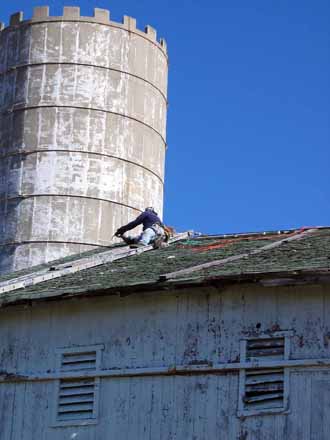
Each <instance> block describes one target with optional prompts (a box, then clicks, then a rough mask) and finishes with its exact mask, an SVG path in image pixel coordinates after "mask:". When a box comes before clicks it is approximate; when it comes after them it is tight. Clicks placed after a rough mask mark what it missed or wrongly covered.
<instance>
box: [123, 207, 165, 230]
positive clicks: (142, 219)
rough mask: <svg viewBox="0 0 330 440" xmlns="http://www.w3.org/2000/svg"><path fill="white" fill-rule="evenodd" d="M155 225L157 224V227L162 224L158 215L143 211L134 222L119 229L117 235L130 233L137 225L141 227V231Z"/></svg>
mask: <svg viewBox="0 0 330 440" xmlns="http://www.w3.org/2000/svg"><path fill="white" fill-rule="evenodd" d="M155 223H158V224H159V225H161V224H162V222H161V220H160V218H159V217H158V215H157V214H156V213H154V212H152V211H144V212H142V214H140V215H139V216H138V217H137V218H136V219H135V220H133V221H132V222H130V223H127V225H125V226H122V227H121V228H119V229H118V231H117V233H118V234H120V235H122V234H124V233H125V232H126V231H130V230H131V229H133V228H135V227H136V226H139V225H143V230H145V229H147V228H151V226H152V225H153V224H155Z"/></svg>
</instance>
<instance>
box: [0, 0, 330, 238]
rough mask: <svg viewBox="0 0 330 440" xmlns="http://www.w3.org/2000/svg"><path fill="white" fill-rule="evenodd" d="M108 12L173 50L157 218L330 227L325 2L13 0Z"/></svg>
mask: <svg viewBox="0 0 330 440" xmlns="http://www.w3.org/2000/svg"><path fill="white" fill-rule="evenodd" d="M42 4H48V5H49V6H50V7H51V14H52V15H61V14H62V7H63V5H66V6H80V7H81V10H82V13H83V14H84V15H92V12H93V7H100V8H106V9H110V11H111V15H112V19H113V20H115V21H120V20H121V18H122V16H123V15H131V16H133V17H136V18H137V21H138V27H140V28H141V29H143V28H144V26H145V25H146V24H150V25H152V26H153V27H155V28H156V29H157V30H158V34H159V36H162V37H165V39H166V40H167V43H168V48H169V56H170V75H169V113H168V133H167V136H168V137H167V139H168V155H167V163H166V185H165V216H164V220H165V221H166V222H167V223H169V224H172V225H174V226H176V227H177V229H179V230H186V229H194V230H196V231H201V232H204V233H226V232H244V231H260V230H271V229H283V228H291V227H300V226H311V225H329V224H330V221H329V218H330V178H329V167H330V129H329V122H330V121H329V119H330V118H329V107H330V87H329V86H330V79H329V78H330V76H329V74H330V31H329V22H330V2H329V1H328V0H318V1H314V2H312V1H310V0H300V1H297V0H286V1H283V0H276V1H275V0H273V1H271V0H266V1H265V0H259V1H256V0H251V1H249V2H247V1H246V0H204V1H201V0H198V1H197V0H190V1H188V0H176V1H175V0H162V1H155V0H135V1H133V0H120V1H114V0H113V1H103V0H95V1H83V0H82V1H75V0H68V1H63V2H62V1H56V0H55V1H54V0H52V1H48V2H44V3H43V2H40V1H35V0H29V1H22V0H11V2H8V3H7V2H4V4H3V5H2V6H1V11H0V20H1V21H4V22H6V23H8V17H9V15H10V14H11V13H13V12H16V11H18V10H23V11H24V12H25V15H26V17H27V18H28V17H30V16H31V13H32V8H33V7H34V6H40V5H42Z"/></svg>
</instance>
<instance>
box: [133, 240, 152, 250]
mask: <svg viewBox="0 0 330 440" xmlns="http://www.w3.org/2000/svg"><path fill="white" fill-rule="evenodd" d="M144 246H148V245H147V244H144V243H141V242H140V241H138V242H137V243H132V244H130V246H129V247H130V248H131V249H137V248H140V247H144Z"/></svg>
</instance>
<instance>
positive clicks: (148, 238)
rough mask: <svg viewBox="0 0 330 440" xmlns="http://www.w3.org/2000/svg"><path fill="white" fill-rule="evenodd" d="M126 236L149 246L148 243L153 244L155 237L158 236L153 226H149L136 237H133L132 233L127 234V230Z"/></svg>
mask: <svg viewBox="0 0 330 440" xmlns="http://www.w3.org/2000/svg"><path fill="white" fill-rule="evenodd" d="M124 236H125V238H127V239H128V240H132V241H134V242H135V243H141V244H143V245H144V246H148V244H151V243H152V242H153V241H154V239H155V238H156V232H155V231H154V230H153V229H151V228H147V229H145V230H144V231H143V232H142V234H140V235H138V236H136V237H133V236H131V235H126V232H125V234H124Z"/></svg>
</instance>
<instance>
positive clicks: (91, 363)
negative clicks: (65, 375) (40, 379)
mask: <svg viewBox="0 0 330 440" xmlns="http://www.w3.org/2000/svg"><path fill="white" fill-rule="evenodd" d="M95 367H96V351H87V352H80V353H79V352H78V353H63V354H62V360H61V371H76V370H94V369H95Z"/></svg>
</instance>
